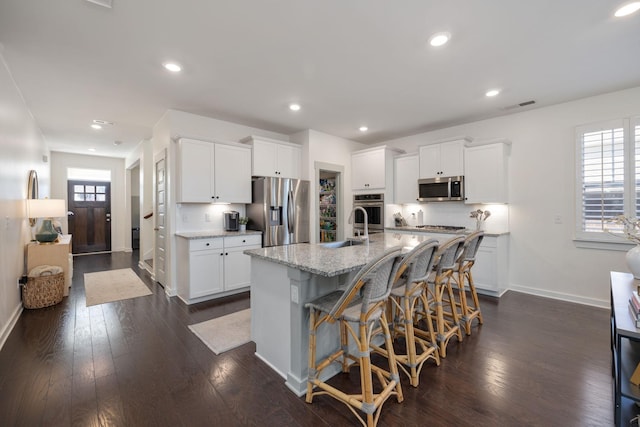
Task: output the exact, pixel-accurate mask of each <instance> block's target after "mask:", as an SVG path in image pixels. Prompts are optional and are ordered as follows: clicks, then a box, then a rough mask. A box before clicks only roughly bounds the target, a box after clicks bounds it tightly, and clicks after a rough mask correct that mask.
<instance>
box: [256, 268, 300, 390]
mask: <svg viewBox="0 0 640 427" xmlns="http://www.w3.org/2000/svg"><path fill="white" fill-rule="evenodd" d="M290 336H291V315H290V305H289V278H288V277H287V267H286V266H284V265H281V264H277V263H274V262H271V261H265V260H262V259H259V258H256V257H252V258H251V339H252V341H253V342H255V343H256V356H258V357H259V358H260V359H262V360H263V361H264V362H265V363H267V364H268V365H269V366H270V367H271V368H272V369H274V370H275V371H276V372H278V374H280V375H281V376H282V377H283V378H286V377H287V375H286V374H287V372H289V366H290V353H291V339H290Z"/></svg>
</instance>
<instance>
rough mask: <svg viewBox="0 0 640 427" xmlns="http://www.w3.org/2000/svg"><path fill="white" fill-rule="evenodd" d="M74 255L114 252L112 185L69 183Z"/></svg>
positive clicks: (92, 182) (68, 195)
mask: <svg viewBox="0 0 640 427" xmlns="http://www.w3.org/2000/svg"><path fill="white" fill-rule="evenodd" d="M67 199H68V200H69V214H68V215H69V216H68V222H69V234H71V235H73V253H74V254H82V253H89V252H102V251H110V250H111V183H110V182H104V181H71V180H70V181H67Z"/></svg>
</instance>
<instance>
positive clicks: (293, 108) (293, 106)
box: [289, 104, 300, 111]
mask: <svg viewBox="0 0 640 427" xmlns="http://www.w3.org/2000/svg"><path fill="white" fill-rule="evenodd" d="M289 109H290V110H291V111H300V104H289Z"/></svg>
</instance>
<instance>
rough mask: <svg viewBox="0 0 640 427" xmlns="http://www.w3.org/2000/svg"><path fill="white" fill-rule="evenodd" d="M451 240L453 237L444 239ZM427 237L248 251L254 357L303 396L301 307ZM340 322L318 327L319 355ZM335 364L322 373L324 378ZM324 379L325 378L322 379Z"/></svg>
mask: <svg viewBox="0 0 640 427" xmlns="http://www.w3.org/2000/svg"><path fill="white" fill-rule="evenodd" d="M448 237H453V236H448ZM430 238H431V237H430V236H429V235H426V234H422V235H417V234H416V235H408V234H399V233H381V234H374V235H372V236H370V242H369V243H368V244H362V245H356V246H347V247H341V248H330V247H327V246H324V245H323V244H309V243H301V244H296V245H288V246H275V247H269V248H261V249H252V250H247V251H245V252H244V253H245V254H247V255H250V256H251V339H252V340H253V341H254V342H255V343H256V355H257V356H258V357H259V358H260V359H262V360H263V361H264V362H265V363H267V364H268V365H269V366H270V367H271V368H272V369H274V370H275V371H276V372H278V373H279V374H280V375H281V376H282V377H283V378H285V380H286V385H287V387H288V388H289V389H291V391H293V392H294V393H296V394H297V395H298V396H302V395H303V394H304V393H305V392H306V383H307V364H308V360H307V355H308V345H309V344H308V343H309V340H308V334H309V329H308V328H309V310H308V309H306V308H305V304H306V303H307V302H309V301H311V300H313V299H315V298H317V297H318V296H320V295H324V294H327V293H329V292H332V291H334V290H336V289H338V288H340V287H343V286H345V285H347V284H348V283H349V281H350V280H351V278H352V277H354V275H355V274H356V273H357V272H358V270H359V269H360V268H361V267H363V266H364V265H366V264H367V263H368V262H369V261H371V260H373V259H374V258H375V257H377V256H379V255H381V254H382V253H384V252H385V251H387V250H389V249H391V248H393V247H397V246H401V247H403V248H404V251H409V250H410V249H412V248H413V247H415V246H416V245H418V243H420V242H423V241H425V240H428V239H430ZM338 337H339V333H338V324H337V323H335V324H333V325H330V326H329V327H323V328H321V331H320V332H319V334H318V335H317V342H316V344H317V352H318V357H322V356H326V355H328V354H329V353H330V352H331V351H332V350H333V349H334V348H335V343H337V342H339V338H338ZM339 371H340V367H339V366H338V364H335V369H333V370H332V369H331V367H329V368H327V369H325V370H324V374H326V376H327V377H331V376H333V375H335V374H336V373H338V372H339ZM323 379H326V378H323Z"/></svg>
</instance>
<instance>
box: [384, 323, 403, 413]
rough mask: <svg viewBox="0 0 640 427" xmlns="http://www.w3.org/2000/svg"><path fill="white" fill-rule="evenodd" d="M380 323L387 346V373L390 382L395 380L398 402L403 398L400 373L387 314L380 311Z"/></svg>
mask: <svg viewBox="0 0 640 427" xmlns="http://www.w3.org/2000/svg"><path fill="white" fill-rule="evenodd" d="M380 323H381V324H382V329H383V331H384V336H385V346H386V347H387V353H388V360H389V374H390V377H391V380H390V381H392V382H395V390H396V399H397V401H398V403H400V402H402V401H403V400H404V395H403V394H402V386H401V385H400V374H399V373H398V364H397V362H396V355H395V351H394V350H393V341H391V333H390V332H389V324H388V323H387V316H386V315H385V314H384V313H382V316H381V317H380Z"/></svg>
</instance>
